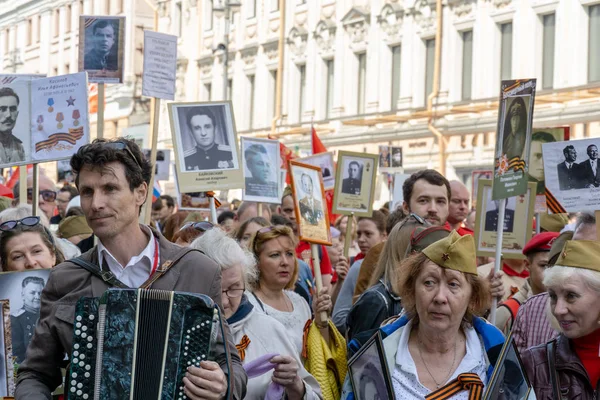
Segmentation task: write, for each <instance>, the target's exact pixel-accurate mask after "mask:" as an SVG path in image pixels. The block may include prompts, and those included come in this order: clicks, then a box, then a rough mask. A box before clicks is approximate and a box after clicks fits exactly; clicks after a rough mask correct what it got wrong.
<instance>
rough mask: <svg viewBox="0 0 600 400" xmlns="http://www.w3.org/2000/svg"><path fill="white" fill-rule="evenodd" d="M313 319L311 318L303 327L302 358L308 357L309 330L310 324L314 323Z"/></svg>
mask: <svg viewBox="0 0 600 400" xmlns="http://www.w3.org/2000/svg"><path fill="white" fill-rule="evenodd" d="M312 322H313V321H312V319H309V320H308V321H306V323H305V324H304V328H303V329H302V353H301V354H302V358H304V359H307V358H308V332H309V331H310V326H311V325H312Z"/></svg>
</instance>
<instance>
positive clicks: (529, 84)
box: [492, 79, 536, 200]
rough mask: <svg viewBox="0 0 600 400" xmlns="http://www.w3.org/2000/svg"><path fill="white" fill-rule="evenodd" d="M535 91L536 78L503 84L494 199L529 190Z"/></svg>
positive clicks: (495, 156) (496, 151)
mask: <svg viewBox="0 0 600 400" xmlns="http://www.w3.org/2000/svg"><path fill="white" fill-rule="evenodd" d="M535 89H536V80H535V79H524V80H505V81H502V82H501V90H500V99H499V109H498V128H497V130H496V132H497V135H496V148H495V151H494V178H493V180H494V183H493V189H492V195H493V198H494V200H499V199H506V198H508V197H513V196H516V195H520V194H524V193H525V192H526V191H527V190H528V185H527V183H528V181H529V180H528V178H529V175H528V173H527V171H528V168H529V152H530V146H531V130H532V124H533V106H534V104H535Z"/></svg>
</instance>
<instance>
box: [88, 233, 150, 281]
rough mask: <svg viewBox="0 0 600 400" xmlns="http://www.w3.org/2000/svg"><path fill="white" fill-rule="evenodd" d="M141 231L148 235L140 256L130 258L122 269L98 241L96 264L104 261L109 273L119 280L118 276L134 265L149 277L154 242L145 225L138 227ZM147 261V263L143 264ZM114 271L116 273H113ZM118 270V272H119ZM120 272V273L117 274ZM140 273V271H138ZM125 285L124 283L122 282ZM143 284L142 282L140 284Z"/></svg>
mask: <svg viewBox="0 0 600 400" xmlns="http://www.w3.org/2000/svg"><path fill="white" fill-rule="evenodd" d="M140 227H141V228H142V230H143V231H144V233H145V234H146V235H148V244H147V245H146V247H145V248H144V250H142V252H141V253H140V254H138V255H137V256H133V257H131V259H130V260H129V262H128V263H127V265H125V267H123V266H122V265H121V263H119V262H118V261H117V259H116V258H115V257H114V256H113V255H112V254H111V253H110V251H108V249H107V248H106V247H104V245H103V244H102V242H101V241H100V240H99V239H98V262H99V263H100V265H102V262H103V260H104V259H106V262H107V264H108V267H109V268H110V270H111V272H112V273H113V274H115V276H117V278H119V276H120V275H121V274H122V273H123V271H124V270H125V269H127V268H128V267H131V266H135V265H138V264H139V265H141V266H143V267H144V272H147V274H148V276H150V272H151V271H152V264H153V262H154V252H155V249H156V241H155V240H154V234H153V233H152V231H151V230H150V228H148V227H147V226H146V225H140ZM143 261H148V262H143ZM115 270H116V271H115ZM119 270H120V271H119ZM117 272H120V273H117ZM140 272H141V271H140ZM123 283H126V282H123ZM142 283H143V282H142Z"/></svg>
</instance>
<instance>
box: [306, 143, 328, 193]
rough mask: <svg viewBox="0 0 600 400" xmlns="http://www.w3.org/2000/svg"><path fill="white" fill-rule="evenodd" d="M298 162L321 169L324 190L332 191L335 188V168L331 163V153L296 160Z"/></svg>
mask: <svg viewBox="0 0 600 400" xmlns="http://www.w3.org/2000/svg"><path fill="white" fill-rule="evenodd" d="M298 161H300V162H302V163H304V164H310V165H313V166H315V167H319V168H321V175H322V176H323V185H324V186H325V190H329V189H333V188H334V187H335V166H334V163H333V153H332V152H327V153H319V154H315V155H312V156H308V157H303V158H300V159H298Z"/></svg>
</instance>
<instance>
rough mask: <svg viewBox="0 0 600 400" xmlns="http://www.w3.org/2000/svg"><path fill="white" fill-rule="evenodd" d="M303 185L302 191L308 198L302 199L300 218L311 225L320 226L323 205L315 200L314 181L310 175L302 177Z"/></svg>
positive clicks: (300, 202)
mask: <svg viewBox="0 0 600 400" xmlns="http://www.w3.org/2000/svg"><path fill="white" fill-rule="evenodd" d="M300 182H301V183H302V191H303V192H304V193H305V195H306V196H304V197H303V198H301V199H300V201H299V202H298V203H299V204H300V216H301V217H302V219H303V220H304V221H305V222H306V223H307V224H310V225H319V221H320V220H322V219H323V216H324V214H323V205H322V204H321V202H320V201H319V200H317V199H315V197H314V195H313V192H314V187H313V181H312V178H311V177H310V176H309V175H308V174H304V173H303V174H302V176H301V177H300Z"/></svg>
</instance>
